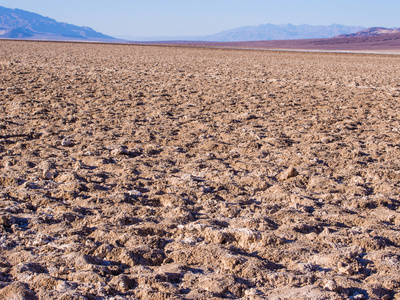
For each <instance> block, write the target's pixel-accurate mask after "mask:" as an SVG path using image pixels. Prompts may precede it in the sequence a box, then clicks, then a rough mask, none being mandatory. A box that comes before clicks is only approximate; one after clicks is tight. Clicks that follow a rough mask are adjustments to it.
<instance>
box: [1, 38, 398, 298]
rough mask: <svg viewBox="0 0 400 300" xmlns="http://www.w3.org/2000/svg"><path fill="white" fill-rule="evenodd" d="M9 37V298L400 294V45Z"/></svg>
mask: <svg viewBox="0 0 400 300" xmlns="http://www.w3.org/2000/svg"><path fill="white" fill-rule="evenodd" d="M0 49H1V51H0V74H1V76H0V130H1V131H0V230H1V236H0V287H1V288H2V289H0V295H1V296H0V298H1V297H3V299H9V298H12V297H25V298H24V299H35V297H37V298H39V299H222V298H224V299H226V298H228V299H349V298H351V297H353V298H352V299H392V298H395V299H398V297H399V292H400V278H399V276H398V274H399V272H400V255H399V246H400V231H399V230H400V227H399V226H400V210H399V204H400V202H399V200H400V199H399V195H400V165H399V157H400V144H399V141H400V107H399V106H400V104H399V99H400V98H399V96H400V84H399V82H398V79H399V78H400V58H399V57H398V56H391V55H372V54H344V53H303V52H282V51H281V52H280V51H272V52H271V51H250V50H224V49H195V48H179V47H156V46H133V45H98V44H76V43H74V44H73V43H36V42H16V41H0ZM396 297H397V298H396ZM21 299H22V298H21Z"/></svg>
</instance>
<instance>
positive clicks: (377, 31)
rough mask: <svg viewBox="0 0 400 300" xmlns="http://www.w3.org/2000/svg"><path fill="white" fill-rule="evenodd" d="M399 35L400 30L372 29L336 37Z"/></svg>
mask: <svg viewBox="0 0 400 300" xmlns="http://www.w3.org/2000/svg"><path fill="white" fill-rule="evenodd" d="M399 33H400V28H384V27H371V28H367V29H364V30H361V31H358V32H355V33H350V34H341V35H337V36H335V38H346V37H369V36H377V35H382V34H399Z"/></svg>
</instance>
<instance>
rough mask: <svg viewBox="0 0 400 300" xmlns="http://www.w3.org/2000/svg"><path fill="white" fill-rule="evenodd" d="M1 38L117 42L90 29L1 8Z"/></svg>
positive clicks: (17, 10) (19, 10)
mask: <svg viewBox="0 0 400 300" xmlns="http://www.w3.org/2000/svg"><path fill="white" fill-rule="evenodd" d="M0 38H9V39H38V40H86V41H108V40H115V39H114V38H113V37H111V36H107V35H105V34H102V33H100V32H97V31H95V30H93V29H92V28H89V27H79V26H75V25H71V24H68V23H61V22H57V21H56V20H54V19H51V18H48V17H44V16H41V15H39V14H36V13H32V12H28V11H25V10H21V9H10V8H6V7H2V6H0Z"/></svg>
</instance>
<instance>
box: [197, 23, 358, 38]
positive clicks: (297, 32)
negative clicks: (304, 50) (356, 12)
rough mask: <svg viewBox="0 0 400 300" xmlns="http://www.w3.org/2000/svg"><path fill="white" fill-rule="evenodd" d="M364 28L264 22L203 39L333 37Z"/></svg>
mask: <svg viewBox="0 0 400 300" xmlns="http://www.w3.org/2000/svg"><path fill="white" fill-rule="evenodd" d="M362 29H364V27H361V26H344V25H339V24H332V25H329V26H312V25H305V24H303V25H297V26H296V25H292V24H286V25H273V24H264V25H259V26H246V27H239V28H235V29H232V30H227V31H223V32H220V33H217V34H213V35H210V36H206V37H205V39H202V40H206V41H221V42H233V41H263V40H264V41H268V40H293V39H316V38H331V37H333V36H335V35H339V34H345V33H352V32H356V31H360V30H362Z"/></svg>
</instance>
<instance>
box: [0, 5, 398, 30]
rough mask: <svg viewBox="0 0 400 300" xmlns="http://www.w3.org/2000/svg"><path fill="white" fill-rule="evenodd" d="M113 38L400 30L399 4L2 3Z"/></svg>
mask: <svg viewBox="0 0 400 300" xmlns="http://www.w3.org/2000/svg"><path fill="white" fill-rule="evenodd" d="M0 6H5V7H8V8H19V9H23V10H27V11H31V12H35V13H38V14H41V15H44V16H47V17H50V18H52V19H55V20H57V21H60V22H67V23H71V24H74V25H78V26H89V27H91V28H93V29H94V30H96V31H99V32H102V33H104V34H108V35H111V36H120V37H122V36H137V37H139V36H146V37H148V36H197V35H208V34H214V33H217V32H220V31H223V30H228V29H233V28H237V27H241V26H255V25H261V24H267V23H271V24H287V23H291V24H294V25H300V24H308V25H330V24H334V23H335V24H342V25H350V26H355V25H360V26H365V27H375V26H382V27H400V18H399V12H400V0H379V1H378V0H201V1H200V0H197V1H195V0H0Z"/></svg>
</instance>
